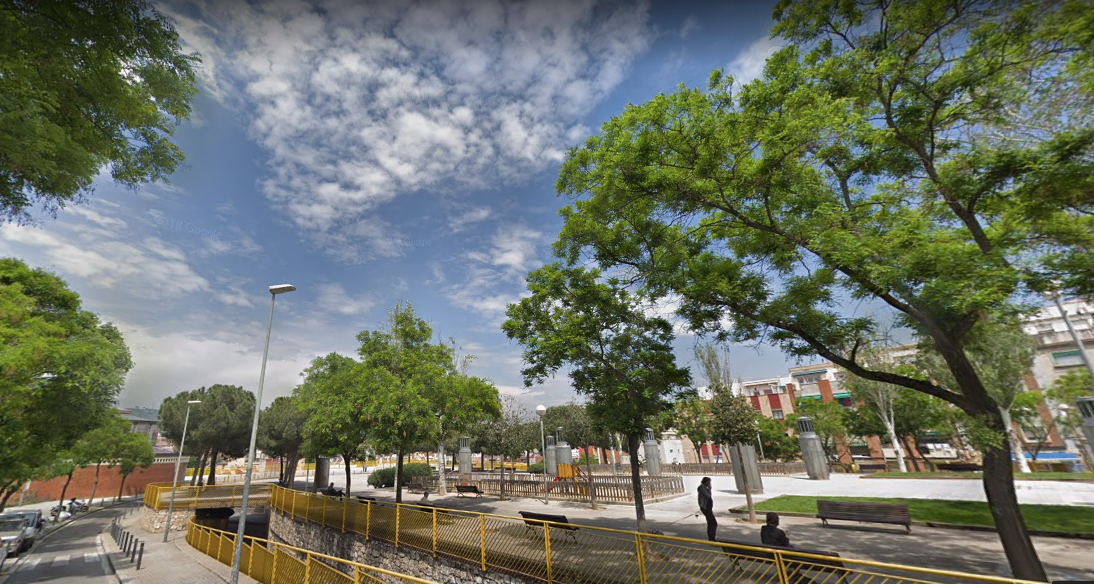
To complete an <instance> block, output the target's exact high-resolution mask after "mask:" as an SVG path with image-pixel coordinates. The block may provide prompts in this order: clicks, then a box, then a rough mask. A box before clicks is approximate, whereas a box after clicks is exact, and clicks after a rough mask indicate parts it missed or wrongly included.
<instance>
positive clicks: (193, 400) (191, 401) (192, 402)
mask: <svg viewBox="0 0 1094 584" xmlns="http://www.w3.org/2000/svg"><path fill="white" fill-rule="evenodd" d="M186 403H188V404H200V403H201V400H200V399H192V400H190V401H188V402H186Z"/></svg>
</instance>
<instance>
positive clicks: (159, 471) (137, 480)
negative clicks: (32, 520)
mask: <svg viewBox="0 0 1094 584" xmlns="http://www.w3.org/2000/svg"><path fill="white" fill-rule="evenodd" d="M174 470H175V464H174V463H166V462H161V463H156V464H153V465H152V466H150V467H148V468H138V469H137V470H135V471H133V474H130V475H129V476H128V477H127V478H126V479H125V492H124V493H123V494H125V495H135V494H137V493H140V492H142V491H144V486H145V485H147V484H148V483H169V482H171V473H173V472H174ZM182 470H183V469H181V468H180V469H179V475H180V476H181V474H182ZM65 480H66V477H57V478H55V479H52V480H48V481H34V482H32V483H31V484H30V490H29V491H28V492H27V497H33V498H35V499H37V500H39V501H54V500H58V499H60V497H61V489H62V488H64V486H65ZM121 482H122V477H121V474H119V473H118V467H116V466H111V467H108V466H106V465H103V467H102V468H101V469H100V471H99V488H98V489H97V490H96V491H95V498H96V499H99V498H102V497H114V496H117V494H118V487H120V486H121ZM94 484H95V467H93V466H92V467H88V468H78V469H76V472H75V473H73V475H72V483H70V484H69V485H68V490H67V491H66V492H65V498H66V499H71V498H72V497H76V498H77V499H85V500H86V499H87V498H88V497H90V496H91V487H92V485H94Z"/></svg>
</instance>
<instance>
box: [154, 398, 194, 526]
mask: <svg viewBox="0 0 1094 584" xmlns="http://www.w3.org/2000/svg"><path fill="white" fill-rule="evenodd" d="M200 403H201V400H199V399H192V400H190V401H188V402H186V417H185V418H184V419H183V421H182V440H181V441H179V458H178V460H176V461H175V476H174V478H172V479H171V502H170V503H169V504H168V505H167V523H165V524H164V526H163V543H167V535H168V534H169V533H171V512H172V511H174V510H175V489H177V488H178V484H179V466H181V465H182V449H183V448H185V447H186V427H187V426H188V425H190V406H192V405H194V404H200Z"/></svg>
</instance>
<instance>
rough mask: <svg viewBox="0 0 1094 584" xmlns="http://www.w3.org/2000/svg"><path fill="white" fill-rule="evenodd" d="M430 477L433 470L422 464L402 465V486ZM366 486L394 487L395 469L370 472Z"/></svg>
mask: <svg viewBox="0 0 1094 584" xmlns="http://www.w3.org/2000/svg"><path fill="white" fill-rule="evenodd" d="M432 475H433V469H432V468H431V467H430V466H429V465H428V464H425V463H424V462H412V463H410V464H404V465H403V484H406V483H409V482H410V481H411V480H413V479H416V478H421V477H428V476H432ZM368 484H370V485H372V486H373V487H376V488H377V489H384V488H387V487H394V486H395V467H391V468H381V469H379V470H374V471H372V474H370V475H368Z"/></svg>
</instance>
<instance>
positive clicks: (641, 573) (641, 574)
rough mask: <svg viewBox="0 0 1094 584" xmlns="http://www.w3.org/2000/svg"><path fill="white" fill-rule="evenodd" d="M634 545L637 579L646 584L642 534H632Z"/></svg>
mask: <svg viewBox="0 0 1094 584" xmlns="http://www.w3.org/2000/svg"><path fill="white" fill-rule="evenodd" d="M634 545H635V547H637V548H638V578H639V580H640V581H641V582H642V584H647V582H648V580H647V576H646V552H645V550H644V549H643V547H644V546H643V544H642V534H640V533H636V534H634ZM783 584H785V583H783Z"/></svg>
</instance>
